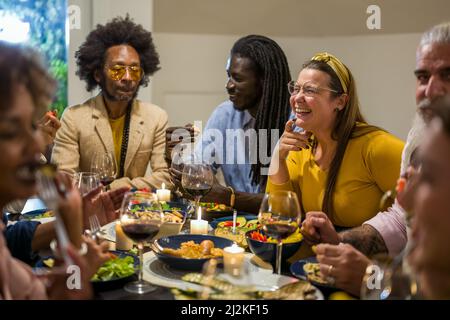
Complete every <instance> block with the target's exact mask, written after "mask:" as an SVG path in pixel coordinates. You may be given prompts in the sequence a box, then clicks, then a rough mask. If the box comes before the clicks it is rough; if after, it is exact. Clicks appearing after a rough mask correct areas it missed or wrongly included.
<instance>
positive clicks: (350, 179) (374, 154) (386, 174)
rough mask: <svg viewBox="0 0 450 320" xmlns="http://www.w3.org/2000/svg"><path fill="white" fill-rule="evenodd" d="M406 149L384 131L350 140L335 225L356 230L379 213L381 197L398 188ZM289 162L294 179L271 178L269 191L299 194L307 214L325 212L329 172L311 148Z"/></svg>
mask: <svg viewBox="0 0 450 320" xmlns="http://www.w3.org/2000/svg"><path fill="white" fill-rule="evenodd" d="M402 150H403V142H402V141H401V140H399V139H397V138H396V137H394V136H393V135H391V134H389V133H387V132H384V131H382V130H376V131H372V132H370V133H367V134H365V135H362V136H360V137H356V138H353V139H350V140H349V142H348V145H347V149H346V151H345V154H344V158H343V161H342V164H341V167H340V170H339V173H338V177H337V181H336V186H335V194H334V200H333V206H334V213H333V214H332V216H330V219H331V221H332V222H333V224H335V225H337V226H341V227H355V226H359V225H361V224H362V223H363V222H364V221H366V220H368V219H370V218H372V217H373V216H374V215H375V214H377V213H378V211H379V210H380V208H379V205H380V199H381V197H382V196H383V194H384V193H385V192H386V191H388V190H390V189H393V188H394V187H395V185H396V181H397V179H398V176H399V172H400V160H401V154H402ZM286 161H287V166H288V169H289V176H290V180H289V181H288V182H286V183H284V184H274V183H272V182H271V179H270V177H269V179H268V182H267V189H266V191H267V192H270V191H274V190H290V191H295V192H296V193H297V196H298V197H299V200H300V201H301V202H302V204H303V208H304V209H305V212H309V211H322V210H321V209H322V201H323V197H324V193H325V188H326V178H327V170H326V171H323V170H322V169H320V167H319V166H318V165H317V164H316V162H315V160H314V155H313V154H312V150H311V148H310V149H303V150H301V151H296V152H292V151H291V152H290V153H289V156H288V158H287V160H286ZM300 190H301V192H300ZM300 193H301V195H300ZM303 218H304V217H303Z"/></svg>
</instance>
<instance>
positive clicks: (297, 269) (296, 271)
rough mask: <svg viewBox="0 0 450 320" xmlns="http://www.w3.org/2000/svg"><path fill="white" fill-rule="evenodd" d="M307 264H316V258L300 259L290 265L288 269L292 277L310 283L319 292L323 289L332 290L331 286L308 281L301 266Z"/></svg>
mask: <svg viewBox="0 0 450 320" xmlns="http://www.w3.org/2000/svg"><path fill="white" fill-rule="evenodd" d="M307 263H317V259H316V257H309V258H305V259H301V260H298V261H296V262H294V263H293V264H291V268H290V269H291V273H292V275H294V276H295V277H297V278H299V279H302V280H306V281H309V282H311V283H312V284H313V285H314V286H316V287H318V288H319V289H321V290H322V289H324V288H325V289H326V288H328V289H331V288H334V287H333V286H331V285H328V284H323V283H318V282H316V281H312V280H309V279H308V277H307V275H306V273H305V271H304V270H303V266H304V265H305V264H307Z"/></svg>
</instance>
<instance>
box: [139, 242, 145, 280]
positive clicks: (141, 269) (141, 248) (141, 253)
mask: <svg viewBox="0 0 450 320" xmlns="http://www.w3.org/2000/svg"><path fill="white" fill-rule="evenodd" d="M137 247H138V250H139V282H142V281H143V279H144V244H143V243H142V242H138V245H137Z"/></svg>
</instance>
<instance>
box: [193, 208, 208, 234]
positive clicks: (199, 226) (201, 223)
mask: <svg viewBox="0 0 450 320" xmlns="http://www.w3.org/2000/svg"><path fill="white" fill-rule="evenodd" d="M207 233H208V221H206V220H202V208H201V207H198V209H197V220H191V234H207Z"/></svg>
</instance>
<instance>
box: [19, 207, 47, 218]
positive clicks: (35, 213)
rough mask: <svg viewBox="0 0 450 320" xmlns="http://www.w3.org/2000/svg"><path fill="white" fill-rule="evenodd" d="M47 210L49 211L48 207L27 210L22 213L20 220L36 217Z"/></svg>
mask: <svg viewBox="0 0 450 320" xmlns="http://www.w3.org/2000/svg"><path fill="white" fill-rule="evenodd" d="M47 211H49V209H38V210H33V211H28V212H27V213H24V214H22V215H21V217H20V220H31V219H36V217H37V216H39V215H41V214H44V213H46V212H47ZM49 218H50V217H49Z"/></svg>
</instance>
